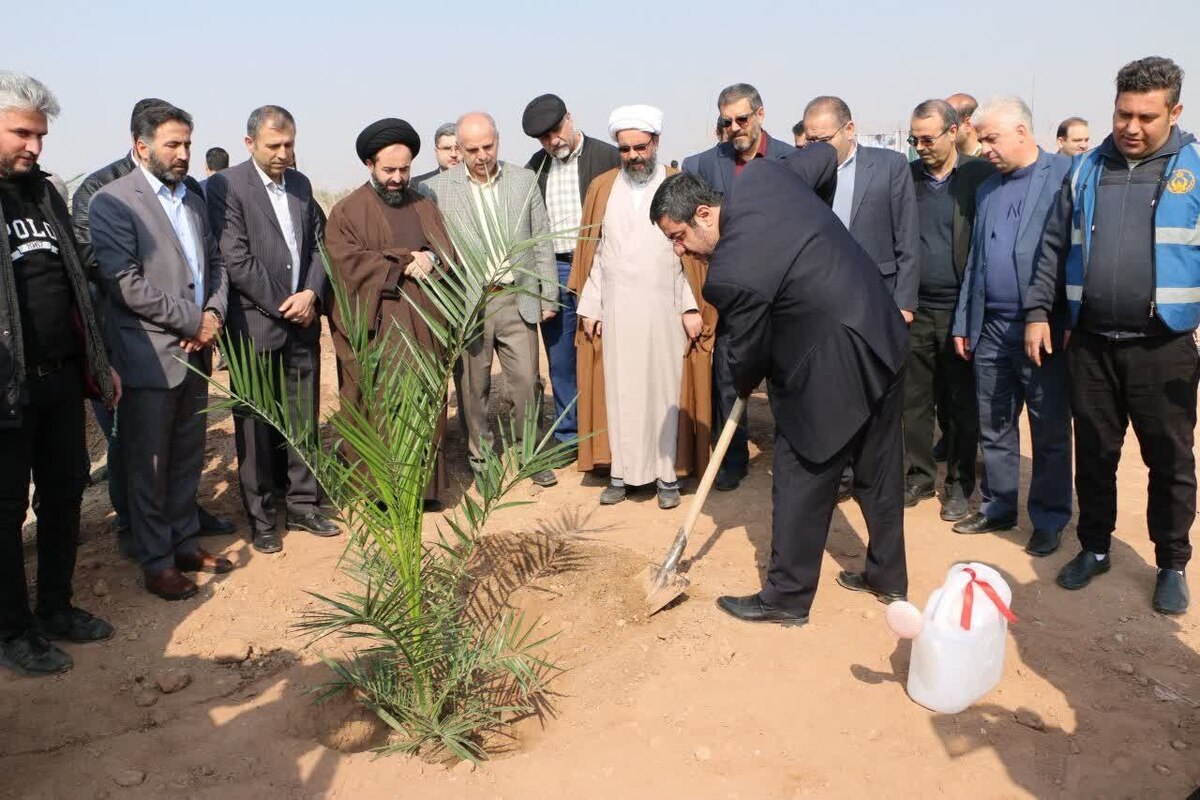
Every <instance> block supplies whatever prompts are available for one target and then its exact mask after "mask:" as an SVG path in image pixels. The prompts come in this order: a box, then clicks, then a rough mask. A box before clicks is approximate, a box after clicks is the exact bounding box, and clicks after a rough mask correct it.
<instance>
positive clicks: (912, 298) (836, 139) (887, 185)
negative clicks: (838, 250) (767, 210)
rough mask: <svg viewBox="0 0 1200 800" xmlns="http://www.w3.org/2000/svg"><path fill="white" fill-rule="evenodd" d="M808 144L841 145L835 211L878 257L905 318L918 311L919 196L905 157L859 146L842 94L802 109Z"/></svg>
mask: <svg viewBox="0 0 1200 800" xmlns="http://www.w3.org/2000/svg"><path fill="white" fill-rule="evenodd" d="M804 136H805V141H806V142H807V143H808V144H812V143H813V142H829V143H830V144H831V145H833V147H834V149H835V150H837V159H838V176H837V194H836V195H835V196H834V199H833V213H834V214H836V215H837V218H838V219H840V220H841V221H842V224H843V225H845V226H846V229H847V230H849V231H850V235H851V236H853V237H854V240H855V241H856V242H858V243H859V244H860V245H862V248H863V249H864V250H866V251H867V254H868V255H869V256H871V258H873V259H874V260H875V264H876V265H877V266H878V267H879V273H880V274H881V275H883V280H884V282H885V283H886V284H887V287H888V289H889V290H890V291H891V293H892V297H893V298H895V301H896V307H897V308H899V309H900V311H901V313H903V315H904V319H905V321H906V322H910V323H911V322H912V320H913V312H915V311H916V310H917V286H918V284H919V283H920V278H921V276H920V273H919V272H918V271H917V243H918V241H919V233H918V225H917V201H916V196H915V195H914V193H913V181H912V174H911V173H910V172H909V169H908V162H907V161H906V160H905V158H904V156H902V155H901V154H899V153H897V152H894V151H892V150H884V149H882V148H879V147H860V146H859V145H858V143H857V141H856V140H855V127H854V119H853V118H852V117H851V116H850V107H849V106H847V105H846V103H845V102H844V101H843V100H842V99H841V98H839V97H817V98H814V99H813V100H812V101H810V102H809V104H808V105H807V106H806V107H805V109H804Z"/></svg>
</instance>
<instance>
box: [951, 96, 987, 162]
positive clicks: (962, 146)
mask: <svg viewBox="0 0 1200 800" xmlns="http://www.w3.org/2000/svg"><path fill="white" fill-rule="evenodd" d="M946 102H947V103H949V104H950V105H951V107H953V108H954V110H955V111H956V112H958V118H959V120H960V122H959V125H958V136H957V138H956V139H955V145H957V147H958V152H960V153H963V154H964V155H970V156H974V155H978V154H979V137H978V136H977V135H976V134H975V126H974V125H972V124H971V115H972V114H974V113H975V109H977V108H979V101H978V100H976V99H975V98H974V97H972V96H971V95H969V94H967V93H966V92H956V93H954V94H952V95H950V96H949V97H947V98H946Z"/></svg>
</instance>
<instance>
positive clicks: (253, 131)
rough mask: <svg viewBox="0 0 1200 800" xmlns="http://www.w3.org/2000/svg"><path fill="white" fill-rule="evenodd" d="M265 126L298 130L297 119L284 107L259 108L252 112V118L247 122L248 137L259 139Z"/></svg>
mask: <svg viewBox="0 0 1200 800" xmlns="http://www.w3.org/2000/svg"><path fill="white" fill-rule="evenodd" d="M263 125H269V126H271V127H272V128H291V129H292V130H296V118H295V117H293V116H292V112H290V111H288V110H287V109H286V108H284V107H283V106H259V107H258V108H256V109H254V110H253V111H251V112H250V118H249V119H247V120H246V135H247V136H249V137H250V138H251V139H257V138H258V132H259V131H260V130H262V126H263Z"/></svg>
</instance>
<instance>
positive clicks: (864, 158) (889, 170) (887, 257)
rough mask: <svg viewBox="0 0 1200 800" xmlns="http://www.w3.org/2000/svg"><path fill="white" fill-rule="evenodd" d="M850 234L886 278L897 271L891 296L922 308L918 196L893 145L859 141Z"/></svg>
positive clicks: (909, 308) (908, 307) (911, 307)
mask: <svg viewBox="0 0 1200 800" xmlns="http://www.w3.org/2000/svg"><path fill="white" fill-rule="evenodd" d="M855 158H856V160H857V166H856V167H855V170H854V173H855V174H854V196H853V198H851V203H850V225H849V226H848V227H849V228H850V233H851V235H853V236H854V238H855V239H856V240H857V241H858V243H859V244H861V245H862V246H863V249H864V250H866V251H867V253H868V254H869V255H870V256H871V258H872V259H874V261H875V264H876V266H877V267H878V268H879V273H880V274H881V275H883V276H884V277H885V278H889V279H890V278H891V277H892V276H893V275H894V276H895V286H894V287H893V290H892V296H893V297H894V298H895V301H896V306H897V307H898V308H903V309H905V310H906V311H915V310H916V308H917V289H918V287H919V286H920V284H921V275H920V273H919V272H918V271H917V250H918V248H919V247H920V244H921V231H920V223H919V221H918V219H917V198H916V195H915V194H914V192H913V181H912V174H911V173H910V172H909V169H908V161H907V160H905V158H904V156H902V155H900V154H899V153H897V152H895V151H893V150H884V149H883V148H880V147H864V146H863V145H859V146H858V153H857V155H856V156H855Z"/></svg>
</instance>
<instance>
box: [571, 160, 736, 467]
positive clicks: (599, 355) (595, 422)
mask: <svg viewBox="0 0 1200 800" xmlns="http://www.w3.org/2000/svg"><path fill="white" fill-rule="evenodd" d="M620 172H621V169H620V167H617V168H615V169H611V170H609V171H608V172H605V173H604V174H603V175H598V176H596V178H594V179H593V180H592V183H591V185H590V186H588V191H587V197H585V198H584V201H583V219H582V221H581V223H580V224H581V228H582V229H581V231H580V233H581V237H580V239H579V242H578V244H577V245H576V247H575V258H574V259H572V261H571V277H570V279H569V280H568V281H567V288H568V289H570V290H571V291H572V292H574V293H575V295H576V297H578V296H579V295H580V294H581V293H582V292H583V287H584V286H585V285H586V284H587V280H588V276H589V275H590V274H591V271H592V259H594V258H595V256H596V246H597V245H598V244H599V242H600V230H601V223H602V222H603V221H604V210H605V208H607V206H608V198H609V195H610V194H612V188H613V184H615V183H616V180H617V176H618V175H619V174H620ZM675 172H678V170H673V169H670V168H668V169H667V174H668V175H671V174H674V173H675ZM583 237H588V238H583ZM681 261H682V262H683V273H684V275H686V276H687V281H688V285H689V286H691V289H692V294H693V295H694V296H695V298H696V304H697V305H698V306H699V307H700V317H701V319H702V320H703V322H704V329H703V331H702V333H701V334H700V340H699V341H698V342H696V343H695V344H693V345H692V346H691V347H689V348H688V352H687V355H686V356H684V360H683V382H682V384H681V389H680V397H679V439H678V444H677V446H676V450H675V469H676V471H678V472H680V473H681V474H685V475H686V474H694V475H698V474H700V473H701V472H703V471H704V468H705V467H707V466H708V456H709V449H710V447H711V435H712V348H713V338H714V336H715V333H716V330H717V310H716V309H715V308H713V307H712V306H711V305H709V304H708V303H706V302H704V295H703V293H702V292H701V289H702V288H703V287H704V278H705V275H706V274H707V272H708V263H707V262H706V261H703V260H701V259H697V258H694V257H692V256H687V255H685V256H684V257H683V258H682V259H681ZM602 342H603V336H599V337H594V338H593V339H592V340H591V341H590V342H589V341H588V340H587V338H586V337H585V336H584V335H583V325H582V323H580V324H578V325H577V329H576V332H575V352H576V361H575V363H576V373H577V379H578V382H579V400H578V404H577V406H578V407H577V414H578V418H579V437H580V442H579V461H578V462H577V468H578V469H579V471H580V472H587V471H589V470H591V469H594V468H595V467H596V466H597V465H608V464H611V463H612V451H611V450H610V449H609V443H608V434H607V433H606V428H607V427H608V421H607V420H608V414H607V411H606V408H605V400H604V358H603V344H602ZM588 434H594V435H592V436H588ZM584 437H587V438H584Z"/></svg>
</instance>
